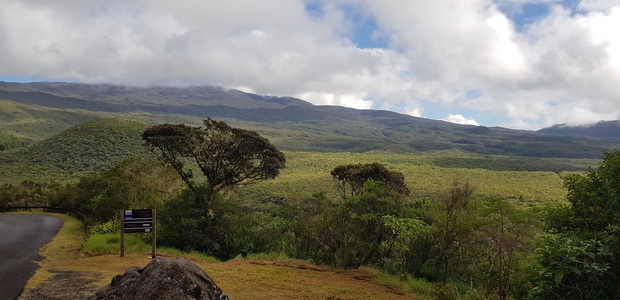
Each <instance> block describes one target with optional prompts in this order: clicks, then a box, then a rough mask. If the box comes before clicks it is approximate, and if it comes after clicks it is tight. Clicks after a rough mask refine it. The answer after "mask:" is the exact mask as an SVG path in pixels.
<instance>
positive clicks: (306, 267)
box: [20, 214, 426, 299]
mask: <svg viewBox="0 0 620 300" xmlns="http://www.w3.org/2000/svg"><path fill="white" fill-rule="evenodd" d="M53 215H55V216H57V217H59V218H61V219H62V220H63V222H64V225H63V227H62V229H61V230H60V232H59V233H58V235H57V236H56V237H55V238H54V239H53V240H52V241H51V242H50V243H49V244H47V245H46V246H44V247H43V248H42V249H41V250H40V253H41V255H43V256H44V257H45V259H44V260H43V261H41V262H40V266H41V268H40V269H39V270H38V271H37V272H36V273H35V274H34V276H33V277H32V279H31V280H30V281H29V282H28V285H27V286H26V289H25V291H24V293H23V295H22V296H21V297H20V299H40V298H43V297H50V296H51V297H57V298H59V299H83V298H85V297H87V296H88V295H91V294H92V293H94V292H95V291H96V290H98V289H99V288H101V287H103V286H105V285H107V284H109V283H110V281H111V280H112V277H114V276H115V275H118V274H121V273H123V272H124V271H125V270H126V269H128V268H130V267H132V266H146V265H147V264H148V262H149V261H150V258H149V253H150V249H148V250H147V251H139V250H136V251H128V252H127V254H126V256H125V257H124V258H121V257H120V256H119V254H118V251H116V252H114V253H109V254H100V255H88V254H87V253H86V252H84V251H82V245H83V237H84V236H83V230H82V224H81V223H80V222H79V221H77V220H76V219H74V218H72V217H68V216H65V215H60V214H53ZM103 240H105V239H103ZM95 243H101V241H99V242H95ZM115 245H118V244H115ZM147 248H148V246H147ZM117 249H118V248H117ZM158 255H160V256H162V257H169V258H173V257H178V256H180V255H183V256H184V257H185V258H187V259H189V260H191V261H193V262H195V263H196V264H198V265H199V266H200V267H201V268H202V269H203V270H205V271H206V272H207V273H208V274H209V276H211V277H212V278H213V280H214V281H215V282H216V283H217V284H218V285H219V286H220V287H221V288H222V290H223V291H224V292H226V293H227V294H228V295H229V296H230V297H231V298H232V299H426V297H424V296H419V295H416V294H414V293H413V292H412V291H411V289H412V288H416V287H417V288H418V289H420V287H419V285H420V283H419V282H415V281H413V280H412V281H410V282H411V284H408V283H407V282H398V281H396V280H394V279H392V278H389V277H386V276H385V275H382V274H380V272H378V271H376V270H373V269H367V268H362V269H358V270H349V271H343V270H336V269H332V268H329V267H325V266H317V265H313V264H310V263H307V262H304V261H298V260H290V259H279V258H270V259H234V260H230V261H227V262H217V261H215V260H214V259H211V258H206V257H204V256H201V255H199V254H182V253H180V252H178V251H175V250H172V249H168V250H167V251H166V250H161V251H159V252H158Z"/></svg>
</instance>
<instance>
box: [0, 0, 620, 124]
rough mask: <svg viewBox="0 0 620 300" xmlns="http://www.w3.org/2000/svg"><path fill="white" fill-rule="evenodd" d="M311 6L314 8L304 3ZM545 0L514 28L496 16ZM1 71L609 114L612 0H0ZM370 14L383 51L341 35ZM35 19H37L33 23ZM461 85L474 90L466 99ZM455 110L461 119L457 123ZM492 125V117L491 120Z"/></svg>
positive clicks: (405, 104) (573, 116)
mask: <svg viewBox="0 0 620 300" xmlns="http://www.w3.org/2000/svg"><path fill="white" fill-rule="evenodd" d="M308 3H310V4H312V5H315V6H318V7H319V10H320V13H318V14H311V13H308V12H307V11H306V10H305V5H306V4H308ZM525 3H538V4H544V5H549V6H550V7H551V10H550V12H549V14H548V15H545V16H544V17H542V18H539V19H537V20H534V21H533V22H531V23H529V24H528V25H526V26H523V27H522V28H520V29H519V31H517V30H516V29H515V28H516V27H517V26H516V24H514V22H513V21H512V20H511V19H510V17H511V16H509V15H505V14H504V13H503V12H502V11H503V10H500V9H499V8H501V7H504V6H506V5H509V6H511V7H515V9H519V8H520V7H521V5H523V4H525ZM0 5H1V7H2V10H0V53H1V54H2V55H0V72H1V73H3V74H2V75H14V76H21V77H36V78H41V79H44V80H74V81H81V82H90V83H98V82H108V83H119V84H129V85H143V86H146V85H174V86H182V85H199V84H210V85H218V84H219V85H222V86H226V87H230V88H235V87H236V88H240V89H242V90H244V91H249V92H256V93H260V94H270V95H279V96H284V95H286V96H298V97H300V98H302V99H305V100H308V101H311V102H313V103H315V104H329V105H346V106H350V107H356V108H371V107H372V108H381V109H394V110H397V111H399V112H403V113H407V114H410V115H414V116H422V115H423V113H424V112H425V107H424V106H425V105H427V104H430V105H432V106H433V107H434V110H437V109H438V108H439V109H443V110H444V112H442V114H447V113H448V112H450V111H454V110H459V109H461V110H466V111H473V112H476V116H477V117H476V118H477V119H478V121H480V122H482V123H483V124H484V121H483V116H484V115H485V114H488V115H495V116H501V119H503V121H501V124H485V125H501V126H509V127H518V128H528V129H536V128H540V127H543V126H547V125H550V124H553V123H567V122H569V120H579V122H586V121H596V120H598V119H620V85H618V84H617V83H618V82H620V35H618V34H617V30H616V28H620V0H582V1H580V2H579V4H578V5H576V6H575V7H574V9H576V10H571V9H567V8H564V7H562V6H561V2H560V1H556V0H496V1H492V0H469V1H463V0H440V1H410V0H329V1H328V0H305V1H302V0H264V1H254V0H230V1H224V0H214V1H199V0H188V1H181V2H178V1H177V2H172V1H167V0H153V1H122V0H112V1H78V0H57V1H42V0H0ZM347 10H355V12H356V13H357V16H358V17H359V16H361V17H365V18H371V19H372V20H373V21H374V22H375V23H376V24H377V28H376V29H373V32H372V33H370V34H371V35H373V36H382V37H386V39H387V43H388V48H382V49H379V48H372V49H360V48H358V47H356V45H355V43H354V41H353V38H352V37H350V35H352V34H354V32H355V31H356V30H355V28H354V26H355V20H354V18H351V17H350V11H347ZM33 20H36V22H35V21H33ZM470 91H479V94H480V96H478V97H475V98H472V97H470V96H469V92H470ZM454 116H458V115H454ZM495 119H498V118H495Z"/></svg>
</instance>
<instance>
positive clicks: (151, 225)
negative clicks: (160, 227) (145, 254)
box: [121, 208, 157, 258]
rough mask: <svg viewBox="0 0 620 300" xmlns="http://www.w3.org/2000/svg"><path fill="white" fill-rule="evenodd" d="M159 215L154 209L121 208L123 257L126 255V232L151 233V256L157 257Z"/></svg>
mask: <svg viewBox="0 0 620 300" xmlns="http://www.w3.org/2000/svg"><path fill="white" fill-rule="evenodd" d="M156 221H157V216H156V212H155V210H154V209H150V208H149V209H122V210H121V257H124V256H125V233H150V234H151V258H155V257H156V251H155V249H156V247H157V244H156V243H157V242H156V238H157V227H156Z"/></svg>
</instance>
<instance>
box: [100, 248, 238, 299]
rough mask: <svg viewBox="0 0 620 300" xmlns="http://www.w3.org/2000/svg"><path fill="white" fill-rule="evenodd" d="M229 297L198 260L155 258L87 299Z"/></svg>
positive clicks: (115, 278) (116, 278) (117, 278)
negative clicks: (197, 262) (196, 262)
mask: <svg viewBox="0 0 620 300" xmlns="http://www.w3.org/2000/svg"><path fill="white" fill-rule="evenodd" d="M116 299H118V300H120V299H133V300H168V299H170V300H199V299H200V300H202V299H209V300H212V299H217V300H228V299H229V298H228V295H226V293H224V292H223V291H222V290H221V289H220V288H219V287H218V286H217V285H216V284H215V282H213V280H212V279H211V277H209V275H207V273H205V272H204V271H203V270H202V269H200V267H198V266H197V265H196V264H195V263H193V262H191V261H189V260H186V259H183V258H177V259H163V258H159V257H158V258H155V259H153V260H152V261H151V262H150V263H149V264H148V265H147V266H146V267H145V268H139V267H131V268H129V269H128V270H127V271H125V274H121V275H117V276H115V277H114V278H113V279H112V283H110V285H108V286H106V287H105V288H103V289H101V290H100V291H99V292H97V294H95V295H94V296H92V297H90V298H88V300H116Z"/></svg>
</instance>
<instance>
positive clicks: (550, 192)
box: [238, 151, 597, 206]
mask: <svg viewBox="0 0 620 300" xmlns="http://www.w3.org/2000/svg"><path fill="white" fill-rule="evenodd" d="M286 157H287V166H286V168H285V169H283V170H282V172H281V174H280V176H278V177H277V178H276V179H274V180H269V181H265V182H261V183H258V184H255V185H251V186H243V187H239V188H238V192H239V193H240V194H241V195H242V196H243V197H244V198H253V199H258V200H262V201H270V199H271V200H273V199H274V198H275V199H278V198H286V197H291V196H309V195H312V194H316V193H321V192H322V193H325V194H326V195H327V196H328V197H329V198H332V199H334V198H336V195H335V183H334V181H333V179H332V177H331V175H330V172H331V170H333V169H334V168H335V167H336V166H338V165H345V164H356V163H372V162H378V163H381V164H384V165H385V166H387V167H388V168H389V169H391V170H394V171H398V172H402V173H403V174H404V176H405V182H406V184H407V186H408V187H409V189H410V190H411V194H410V195H409V199H410V200H411V201H432V200H436V199H438V198H439V197H441V196H442V195H443V194H444V193H445V192H446V190H447V189H448V187H449V186H450V184H451V183H452V181H453V180H460V181H468V182H470V184H472V186H473V187H474V188H475V189H476V192H475V193H476V195H479V196H497V197H503V198H508V199H513V200H514V201H516V202H518V203H521V204H523V205H527V206H533V205H546V204H554V203H558V202H562V201H565V197H566V191H565V190H564V187H563V183H562V179H563V176H565V175H566V174H569V173H572V172H581V171H585V170H587V169H588V167H589V166H591V165H595V164H596V163H597V160H589V159H585V160H584V159H552V158H545V159H539V158H523V157H505V156H484V155H475V154H469V153H463V152H459V151H437V152H424V153H419V154H398V153H391V152H367V153H342V152H340V153H319V152H286Z"/></svg>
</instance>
